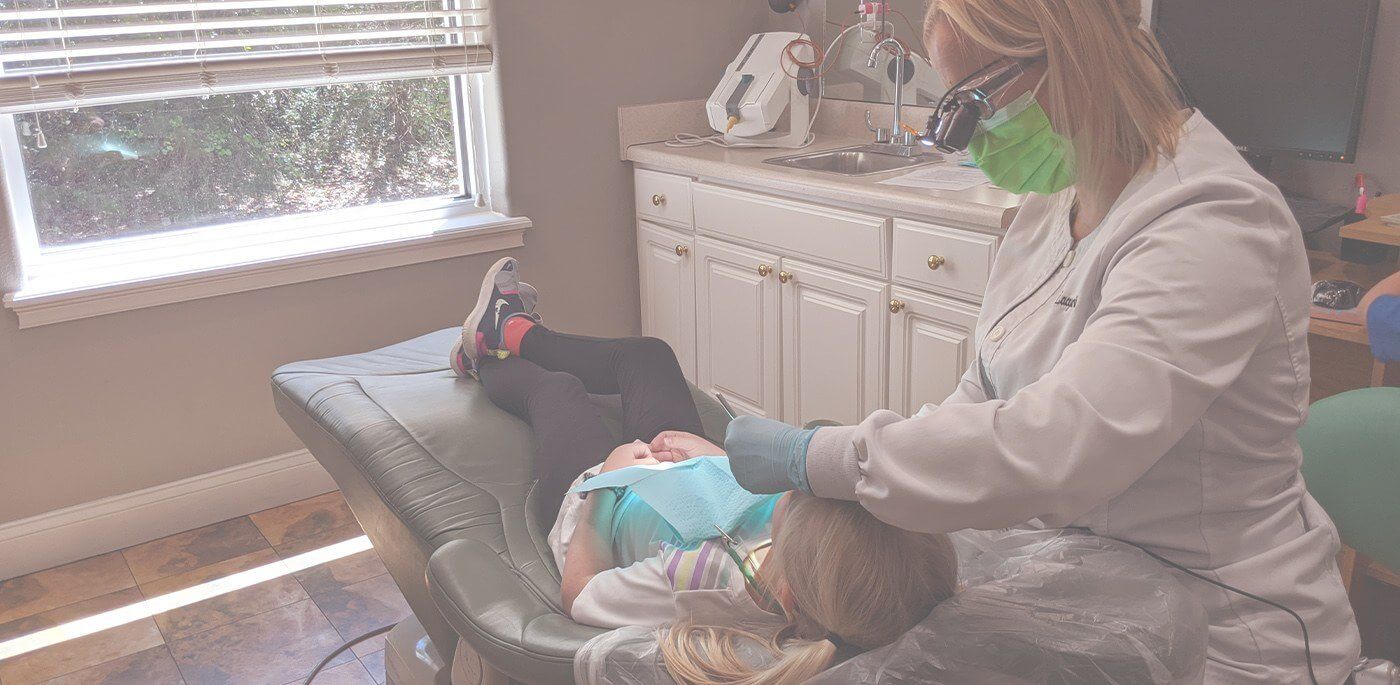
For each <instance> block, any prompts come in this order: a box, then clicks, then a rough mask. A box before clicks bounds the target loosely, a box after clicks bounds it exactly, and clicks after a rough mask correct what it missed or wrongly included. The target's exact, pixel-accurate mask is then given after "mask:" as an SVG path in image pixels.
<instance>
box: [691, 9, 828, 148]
mask: <svg viewBox="0 0 1400 685" xmlns="http://www.w3.org/2000/svg"><path fill="white" fill-rule="evenodd" d="M806 39H807V36H806V35H804V34H801V33H793V32H787V31H774V32H770V33H755V34H754V35H752V36H750V37H749V39H748V40H747V41H745V42H744V48H743V49H742V50H740V51H739V55H738V56H737V57H735V58H734V61H733V62H730V63H729V66H728V67H726V68H725V70H724V78H722V79H720V81H719V85H717V86H715V91H714V92H713V93H711V94H710V99H709V101H708V102H706V104H705V113H706V115H707V116H708V118H709V121H710V128H713V129H714V130H716V131H718V132H719V133H720V134H721V138H722V140H723V144H725V145H729V146H738V147H785V148H797V147H803V146H805V145H807V144H808V143H809V142H810V141H809V140H808V134H809V133H810V132H811V129H812V116H813V111H812V106H811V95H810V92H811V90H812V89H811V88H809V87H808V86H809V84H815V83H817V79H816V78H815V74H812V73H810V70H808V71H805V72H804V71H801V70H802V69H806V68H805V67H802V66H801V65H800V64H799V63H798V62H799V61H800V62H810V61H811V60H812V59H813V49H812V46H811V43H810V42H806ZM799 40H800V41H803V42H800V43H794V41H799ZM789 46H791V52H790V53H788V50H789ZM784 53H788V54H786V55H785V54H784ZM794 76H798V77H801V78H794ZM784 112H786V113H787V114H788V117H787V126H786V130H783V129H780V128H779V126H780V124H781V123H782V117H783V113H784Z"/></svg>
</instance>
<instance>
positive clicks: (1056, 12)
mask: <svg viewBox="0 0 1400 685" xmlns="http://www.w3.org/2000/svg"><path fill="white" fill-rule="evenodd" d="M1139 7H1140V6H1139V2H1138V0H936V2H935V6H934V8H933V10H932V11H931V13H930V16H929V20H928V23H927V26H926V36H925V40H926V42H927V43H928V44H929V46H930V50H931V53H932V57H933V59H934V62H935V66H936V67H938V68H939V69H940V70H941V71H942V73H943V75H944V80H945V82H947V83H950V84H951V83H958V82H959V81H962V80H963V79H964V78H966V77H969V76H972V75H974V74H977V75H979V77H980V75H986V74H990V73H993V72H995V71H997V70H999V69H1000V68H1002V67H1003V66H1005V65H1007V64H1011V63H1013V62H1018V61H1019V64H1020V65H1022V67H1023V68H1024V70H1025V73H1024V75H1022V76H1020V77H1019V78H1017V79H1016V81H1014V82H1012V83H1011V84H1010V85H1009V86H1008V87H1006V88H1005V90H1003V91H1001V92H1000V93H998V94H996V95H995V96H994V97H992V99H991V104H992V105H994V106H995V107H996V108H997V109H998V111H997V112H996V113H995V114H993V115H992V116H991V117H990V118H989V119H986V120H984V121H982V123H981V124H980V125H979V127H978V129H977V133H976V135H975V136H973V138H972V140H971V144H970V146H969V152H970V153H971V154H972V156H973V158H974V159H975V160H976V161H977V162H978V163H979V166H981V168H982V169H983V171H985V172H986V173H987V175H988V176H989V178H990V179H991V181H992V182H993V183H995V184H997V185H999V186H1001V187H1003V188H1007V189H1009V190H1012V191H1015V192H1023V193H1027V196H1026V199H1025V204H1024V206H1023V208H1022V209H1021V211H1020V212H1019V214H1018V215H1017V216H1016V218H1015V220H1014V221H1013V222H1012V223H1011V226H1010V227H1009V229H1008V230H1007V233H1006V237H1005V239H1004V241H1003V242H1002V246H1001V249H1000V252H999V253H998V255H997V258H996V264H995V266H994V268H993V270H992V275H991V281H990V283H989V285H988V288H987V292H986V297H985V300H984V302H983V306H982V313H981V316H980V318H979V321H978V325H977V331H976V344H977V361H976V362H975V363H974V364H973V365H972V367H971V368H969V369H968V370H967V373H966V375H964V377H963V379H962V381H961V383H960V385H959V386H958V388H957V390H956V391H955V392H954V393H953V394H952V395H951V396H950V397H948V398H947V399H946V400H944V401H943V403H942V404H940V405H937V406H934V405H928V406H926V407H924V408H923V409H922V410H921V411H920V412H919V413H918V414H917V415H916V416H914V417H913V418H904V417H901V416H899V415H897V414H894V413H893V412H889V411H879V412H876V413H874V414H872V415H871V416H870V417H869V418H867V419H866V420H865V421H864V422H862V423H861V424H860V425H857V426H845V427H832V428H820V429H817V430H816V431H804V430H798V429H796V428H793V427H790V426H786V425H783V424H779V423H776V422H772V421H768V420H766V419H758V418H753V417H741V418H739V419H738V420H736V421H735V422H734V423H733V424H732V425H731V426H730V430H729V433H728V435H727V437H726V441H725V447H726V450H727V452H728V453H729V456H730V459H731V462H732V463H733V468H734V471H735V474H736V476H737V477H738V478H739V481H740V482H741V483H742V484H744V486H745V487H747V488H749V489H751V490H754V491H756V492H776V491H782V490H788V489H793V488H800V489H803V490H807V491H809V492H812V493H814V494H816V495H819V496H822V497H833V498H840V499H848V500H857V501H859V502H860V503H861V504H863V505H864V506H865V507H866V508H867V509H868V510H870V511H871V512H872V513H874V514H875V515H876V516H878V517H880V518H881V519H882V520H884V521H886V522H889V523H891V524H893V525H897V526H900V527H903V528H908V529H912V530H919V531H930V532H932V531H955V530H959V529H962V528H979V529H994V528H999V527H1007V526H1015V525H1022V524H1026V523H1028V522H1029V523H1031V524H1033V525H1035V524H1037V523H1038V524H1040V525H1046V526H1078V527H1085V528H1088V529H1091V530H1093V531H1094V532H1096V533H1098V534H1100V535H1105V536H1111V537H1116V538H1122V539H1124V540H1128V541H1131V542H1134V543H1136V544H1139V545H1142V546H1144V547H1146V548H1147V549H1150V550H1152V551H1154V552H1156V553H1158V554H1160V555H1162V556H1163V557H1165V558H1168V559H1170V560H1172V561H1174V562H1176V563H1179V564H1182V565H1184V566H1186V567H1188V568H1190V569H1192V570H1194V571H1197V572H1199V573H1201V574H1204V575H1206V576H1209V577H1211V578H1214V579H1217V580H1218V581H1220V582H1223V583H1227V584H1229V585H1233V586H1235V587H1238V588H1240V589H1243V590H1246V591H1248V592H1252V593H1254V594H1257V595H1260V596H1263V597H1266V598H1268V599H1271V600H1273V601H1275V602H1278V603H1281V604H1284V605H1286V606H1288V607H1289V608H1291V609H1292V610H1294V611H1296V612H1297V613H1298V614H1299V615H1300V616H1301V617H1302V618H1303V620H1304V621H1306V623H1307V628H1308V631H1309V635H1310V638H1311V656H1312V661H1313V670H1314V671H1315V673H1316V676H1317V680H1318V682H1321V683H1341V682H1343V681H1344V680H1345V679H1346V678H1347V676H1348V674H1349V672H1350V668H1351V666H1352V665H1353V664H1354V663H1355V662H1356V660H1357V658H1358V655H1359V652H1360V638H1359V636H1358V633H1357V630H1356V625H1355V619H1354V617H1353V615H1352V611H1351V608H1350V605H1349V604H1348V602H1347V597H1346V594H1345V592H1344V590H1343V587H1342V582H1341V577H1340V574H1339V573H1338V570H1337V565H1336V562H1335V555H1336V553H1337V551H1338V548H1339V543H1338V539H1337V533H1336V530H1335V528H1334V526H1333V524H1332V522H1331V521H1330V519H1329V518H1328V517H1327V514H1326V513H1325V512H1324V511H1323V510H1322V509H1321V507H1319V506H1318V504H1317V502H1315V501H1314V500H1313V498H1312V497H1311V496H1309V495H1308V492H1307V489H1306V487H1305V485H1304V483H1303V478H1302V476H1301V475H1300V473H1299V466H1300V464H1301V461H1302V454H1301V452H1300V450H1299V447H1298V440H1297V438H1296V435H1295V433H1296V431H1297V429H1298V427H1299V426H1301V425H1302V424H1303V421H1304V418H1305V416H1306V412H1307V404H1308V385H1309V372H1308V345H1307V332H1308V304H1309V302H1308V300H1309V285H1308V281H1309V277H1308V265H1307V259H1306V256H1305V253H1304V250H1303V243H1302V237H1301V234H1300V231H1299V230H1298V227H1297V226H1296V224H1295V223H1294V221H1293V219H1292V218H1291V215H1290V214H1289V211H1288V208H1287V206H1286V205H1285V203H1284V201H1283V198H1282V196H1281V195H1280V194H1279V192H1278V190H1277V189H1276V188H1275V187H1274V186H1273V185H1271V184H1270V183H1269V182H1268V181H1266V180H1264V179H1263V178H1261V177H1260V176H1259V175H1257V174H1256V173H1255V172H1254V171H1252V170H1251V169H1250V168H1249V166H1248V165H1247V164H1246V163H1245V161H1244V160H1243V159H1241V157H1240V156H1239V154H1238V153H1237V152H1236V151H1235V149H1234V148H1233V147H1232V146H1231V144H1230V143H1229V142H1228V141H1227V140H1226V139H1225V138H1224V137H1223V136H1222V135H1221V134H1220V132H1219V131H1218V130H1216V128H1215V127H1214V126H1213V125H1211V123H1210V122H1209V121H1207V120H1206V119H1205V118H1204V117H1202V116H1201V114H1200V113H1199V112H1194V111H1192V110H1190V109H1189V108H1186V107H1185V106H1184V104H1183V103H1182V102H1181V100H1180V99H1179V97H1178V90H1177V89H1176V87H1175V86H1174V83H1175V78H1174V76H1172V74H1171V71H1170V68H1169V67H1168V66H1167V65H1166V61H1165V58H1164V57H1163V56H1162V53H1161V51H1160V48H1159V47H1158V46H1157V45H1156V42H1155V41H1154V40H1153V38H1152V37H1151V36H1150V35H1149V34H1148V33H1147V32H1146V30H1144V29H1143V28H1141V27H1140V20H1141V17H1140V9H1139ZM975 81H976V79H974V83H975ZM1181 578H1182V582H1183V583H1184V584H1185V585H1186V586H1187V587H1189V588H1190V589H1191V590H1192V591H1194V592H1195V593H1196V594H1197V595H1198V596H1199V598H1200V600H1201V602H1202V603H1203V604H1204V605H1205V607H1206V609H1207V611H1208V614H1209V617H1210V640H1209V646H1208V647H1209V649H1208V662H1207V670H1206V680H1207V682H1210V683H1306V682H1309V670H1308V667H1307V664H1306V662H1305V651H1304V644H1303V639H1302V634H1301V631H1300V629H1299V626H1298V624H1297V622H1296V621H1295V620H1294V619H1293V618H1292V617H1290V616H1289V615H1288V614H1286V613H1284V612H1282V611H1280V610H1278V609H1277V608H1273V607H1270V606H1267V605H1265V604H1261V603H1259V602H1256V601H1254V600H1251V599H1247V598H1244V597H1242V596H1240V595H1237V594H1234V593H1230V592H1228V591H1225V590H1222V589H1220V588H1218V587H1215V586H1212V585H1210V584H1208V583H1204V582H1201V581H1199V580H1195V579H1192V578H1190V577H1189V576H1186V575H1184V574H1182V575H1181Z"/></svg>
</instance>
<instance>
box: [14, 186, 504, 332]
mask: <svg viewBox="0 0 1400 685" xmlns="http://www.w3.org/2000/svg"><path fill="white" fill-rule="evenodd" d="M462 205H463V203H458V204H457V205H456V206H438V207H434V208H430V209H428V210H419V211H414V212H407V213H396V214H384V215H378V216H369V217H364V216H363V213H359V214H361V216H359V217H357V216H356V214H357V213H356V212H351V211H346V212H342V213H337V216H335V217H332V219H333V220H332V221H331V222H329V223H330V225H335V224H339V225H340V228H339V230H335V231H328V230H326V228H325V226H326V225H328V224H327V223H321V224H318V225H317V226H314V227H312V228H311V229H309V230H306V231H300V230H296V231H286V232H282V233H281V234H279V236H278V239H277V240H275V241H272V242H269V241H267V240H262V241H252V242H244V243H241V244H240V243H238V242H237V241H228V240H217V239H216V240H210V241H201V240H193V239H191V238H192V235H195V233H196V232H186V233H182V234H174V235H167V236H152V237H148V238H133V239H126V240H121V241H112V244H110V245H103V244H99V245H96V246H84V247H82V248H69V249H60V250H54V251H52V252H51V253H47V254H45V255H44V256H43V257H42V260H41V262H40V263H39V264H37V265H35V267H36V268H34V269H33V271H34V272H35V273H32V274H28V277H27V279H26V283H25V285H24V287H23V289H22V290H20V291H19V292H16V293H12V294H8V295H5V298H4V304H5V307H7V308H9V309H11V310H13V311H14V312H15V314H16V315H17V316H18V318H19V327H20V328H32V327H35V326H44V325H47V324H53V323H60V322H64V321H73V320H77V319H84V318H88V317H94V316H102V315H105V314H114V313H117V312H124V311H131V310H134V309H142V308H145V307H156V306H160V305H164V304H173V303H176V302H186V301H190V300H197V299H201V298H206V297H216V296H219V295H228V294H231V293H239V292H246V291H249V290H258V289H262V288H271V287H275V286H280V285H290V284H293V283H304V282H306V281H314V280H319V279H323V278H334V277H336V276H346V275H349V274H356V273H363V272H366V271H375V270H378V269H387V268H393V267H398V266H406V265H409V264H418V263H422V262H430V261H435V260H439V259H450V258H453V257H461V256H465V255H472V254H480V253H484V252H494V251H497V250H506V249H510V248H515V247H520V246H522V245H524V235H525V230H526V229H527V228H529V227H530V225H531V223H530V220H529V219H527V218H525V217H507V216H504V215H502V214H498V213H495V212H490V211H484V210H480V209H475V208H471V207H464V206H462ZM216 228H217V227H216ZM198 230H199V231H212V230H215V229H198ZM254 233H255V234H263V235H265V232H264V231H255V232H254ZM210 243H214V244H213V245H212V246H211V244H210ZM196 246H197V249H196ZM134 255H144V256H145V258H143V259H133V256H134ZM28 271H29V270H28V269H27V272H28Z"/></svg>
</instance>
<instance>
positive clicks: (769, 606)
mask: <svg viewBox="0 0 1400 685" xmlns="http://www.w3.org/2000/svg"><path fill="white" fill-rule="evenodd" d="M715 530H716V531H717V532H719V537H718V538H716V539H717V540H719V546H720V547H721V548H722V549H723V550H724V554H725V556H728V557H729V558H730V559H731V560H733V561H734V564H735V565H736V566H738V567H739V575H742V576H743V577H744V582H745V583H746V584H748V586H749V587H750V588H752V589H753V591H754V594H756V595H758V597H757V599H758V600H759V606H760V608H762V609H763V610H765V611H771V612H773V613H782V610H783V606H782V604H780V603H778V600H777V599H774V598H773V594H772V593H770V592H769V591H768V586H767V585H764V584H763V582H762V581H760V580H759V579H758V574H757V573H755V572H754V567H755V566H756V565H757V564H758V561H757V560H756V559H755V557H756V556H757V555H758V553H759V551H760V550H764V549H768V548H771V547H772V546H773V541H772V540H768V541H765V542H763V543H761V544H759V546H758V547H755V548H754V550H753V551H752V552H748V553H746V554H739V551H740V550H742V549H744V546H743V545H742V544H740V542H739V541H738V540H735V539H734V538H733V536H731V535H730V534H729V533H726V532H724V529H723V528H720V527H719V526H715Z"/></svg>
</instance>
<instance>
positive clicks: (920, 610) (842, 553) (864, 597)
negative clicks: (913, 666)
mask: <svg viewBox="0 0 1400 685" xmlns="http://www.w3.org/2000/svg"><path fill="white" fill-rule="evenodd" d="M957 573H958V564H957V554H956V552H954V550H953V544H952V542H951V541H950V540H949V539H948V536H946V535H941V534H928V533H914V532H910V531H907V530H901V529H898V528H895V527H894V526H890V525H888V524H885V523H883V522H881V521H880V520H879V519H876V518H875V517H874V516H872V515H871V514H870V512H868V511H866V510H865V509H864V508H862V507H861V506H860V505H859V504H857V503H855V502H843V501H838V500H828V499H820V498H817V497H812V496H810V495H803V494H800V493H793V494H792V495H791V501H790V502H789V503H788V505H787V510H786V513H785V515H784V518H783V521H782V523H781V525H780V526H779V527H778V535H777V537H775V538H774V540H773V550H772V554H771V555H770V556H769V558H768V559H767V560H765V561H764V563H763V569H762V577H763V579H764V580H765V582H766V584H768V585H770V586H771V587H773V588H775V589H777V588H784V589H786V591H787V592H786V596H788V597H790V598H791V600H792V601H791V606H790V607H787V611H788V612H789V614H788V620H789V623H788V625H787V626H786V627H785V628H784V629H783V630H781V631H779V632H778V633H777V634H776V635H773V636H771V637H765V636H761V635H759V634H757V633H754V632H752V631H748V630H744V629H740V628H734V627H729V626H696V625H677V626H675V627H672V628H671V629H670V630H669V631H668V632H666V633H664V634H663V635H661V637H660V641H661V642H660V646H661V655H662V657H663V658H664V659H665V662H666V668H667V670H668V671H669V672H670V674H671V677H672V678H674V679H675V680H676V682H678V683H681V684H682V685H721V684H723V685H780V684H784V683H798V682H802V681H804V680H807V679H808V678H811V677H812V676H815V675H816V674H818V673H821V672H822V671H824V670H826V669H827V668H829V667H830V666H831V665H832V661H833V659H834V658H835V656H836V651H837V647H836V642H835V641H834V640H837V641H841V642H844V643H846V644H850V645H852V646H854V647H858V648H860V649H863V650H864V649H874V648H876V647H881V646H884V645H887V644H890V643H891V642H894V641H895V640H896V639H897V638H898V637H899V636H900V635H903V634H904V633H905V632H906V631H908V630H909V629H910V628H912V627H913V626H914V625H915V624H916V623H918V622H919V621H922V620H923V619H924V617H926V616H928V613H929V612H930V611H932V610H933V607H934V606H936V605H937V604H938V603H939V602H942V601H943V600H945V599H947V598H948V597H950V596H952V594H953V592H954V590H955V588H956V584H957ZM774 595H775V596H776V595H778V593H777V592H774ZM833 638H834V640H833ZM746 641H747V642H750V643H752V644H754V645H758V646H760V647H763V648H766V650H767V651H768V652H769V653H770V655H771V656H772V657H775V661H774V662H773V663H772V664H770V665H767V666H765V667H762V668H756V667H755V666H753V665H752V664H750V663H748V662H746V661H745V660H744V659H743V658H742V657H741V656H740V644H741V643H742V642H746Z"/></svg>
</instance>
